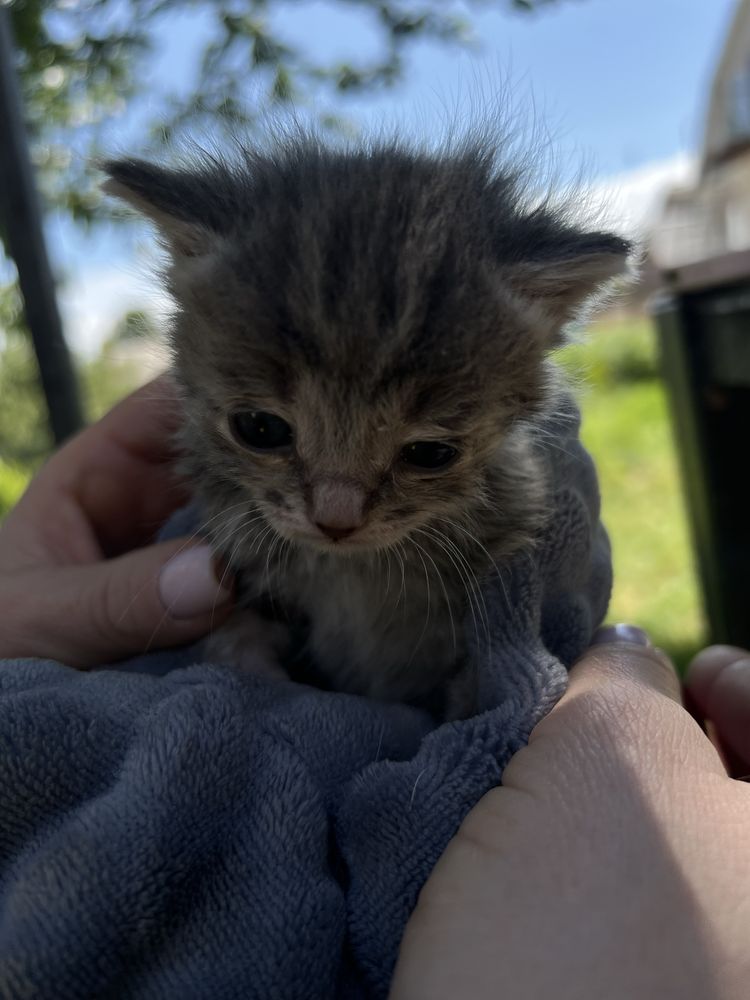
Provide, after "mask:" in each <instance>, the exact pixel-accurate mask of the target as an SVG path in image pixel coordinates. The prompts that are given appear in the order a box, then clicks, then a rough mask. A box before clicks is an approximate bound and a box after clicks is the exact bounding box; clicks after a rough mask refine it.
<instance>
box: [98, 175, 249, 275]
mask: <svg viewBox="0 0 750 1000" xmlns="http://www.w3.org/2000/svg"><path fill="white" fill-rule="evenodd" d="M101 168H102V170H103V171H104V172H105V173H106V174H107V180H106V181H105V182H104V184H103V185H102V190H104V191H106V193H107V194H111V195H114V196H115V197H116V198H120V199H122V200H123V201H126V202H127V203H128V204H129V205H130V206H131V207H132V208H134V209H136V211H138V212H140V213H141V214H142V215H145V216H146V217H147V218H149V219H150V220H151V221H152V222H154V223H155V224H156V225H157V226H158V228H159V231H160V232H161V235H162V236H163V237H164V239H165V241H166V243H167V246H168V247H169V249H170V251H171V252H172V256H173V257H176V258H177V257H200V256H203V255H205V254H208V253H209V252H210V251H211V249H212V247H213V246H214V245H215V243H216V239H217V236H221V235H222V234H224V233H226V232H228V230H229V229H230V227H231V221H232V218H233V213H232V210H231V207H230V206H229V205H228V204H227V201H228V199H227V196H226V192H227V187H228V185H227V183H226V181H227V180H228V174H227V176H226V177H219V176H218V175H217V176H216V177H211V176H209V175H208V174H207V173H197V172H196V173H194V172H189V171H187V170H171V169H168V168H166V167H160V166H157V165H156V164H153V163H147V162H146V161H145V160H131V159H125V160H106V161H105V162H103V163H102V164H101ZM222 181H223V183H222Z"/></svg>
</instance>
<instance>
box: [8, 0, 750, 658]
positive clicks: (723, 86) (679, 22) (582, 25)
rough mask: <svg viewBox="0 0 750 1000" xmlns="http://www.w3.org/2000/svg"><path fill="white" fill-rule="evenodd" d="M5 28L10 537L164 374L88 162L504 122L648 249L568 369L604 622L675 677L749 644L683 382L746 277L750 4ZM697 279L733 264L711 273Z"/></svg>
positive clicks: (580, 0)
mask: <svg viewBox="0 0 750 1000" xmlns="http://www.w3.org/2000/svg"><path fill="white" fill-rule="evenodd" d="M0 27H1V28H2V35H1V36H0V37H2V41H3V45H2V48H0V61H1V63H2V73H1V74H0V87H1V89H2V93H1V95H0V96H1V97H2V101H3V104H2V107H0V171H1V172H0V518H1V517H2V515H3V513H4V512H7V510H8V509H9V508H10V506H11V505H12V504H13V503H14V501H15V500H16V499H17V497H18V496H19V495H20V493H21V491H22V490H23V487H24V484H25V483H26V481H27V480H28V478H29V476H30V475H31V474H32V473H33V471H34V470H35V469H36V468H37V467H38V465H39V464H40V462H42V461H43V459H44V457H45V455H47V454H48V453H49V451H50V449H51V448H52V447H53V446H54V442H55V440H56V439H58V440H59V439H62V438H64V437H65V436H66V435H67V434H68V433H69V432H70V431H71V430H72V429H74V428H75V427H76V426H78V425H79V424H80V423H81V421H83V420H91V419H93V418H95V417H97V416H98V415H100V414H101V413H102V412H103V411H104V410H105V409H106V408H108V407H109V406H110V405H111V403H112V402H113V401H115V400H116V399H117V398H119V397H120V396H122V395H123V394H124V393H126V392H127V391H128V390H129V389H131V388H133V387H134V386H136V385H138V384H140V383H142V382H144V381H146V380H147V379H148V378H150V377H151V376H152V375H153V373H154V372H155V371H158V370H159V369H160V368H162V367H163V366H164V365H165V362H166V352H165V348H164V344H163V340H162V332H163V330H164V325H165V322H166V318H167V316H168V312H169V303H168V302H167V301H166V300H165V297H164V295H163V293H162V292H161V290H160V288H159V283H158V279H157V277H156V275H155V268H156V266H157V264H158V259H157V256H156V253H155V249H154V244H153V240H152V237H151V234H150V233H149V231H148V229H147V228H146V227H144V226H142V225H140V224H139V223H137V222H136V221H134V220H133V219H132V218H129V217H127V216H126V215H125V214H121V213H120V212H119V211H118V210H117V208H116V207H115V206H113V205H112V204H111V203H107V202H106V200H104V199H103V198H102V197H101V195H100V194H99V192H98V189H97V184H98V182H99V177H98V175H97V171H96V168H95V159H96V157H97V156H98V155H100V154H102V153H106V154H110V155H111V154H122V153H128V154H131V153H135V154H143V155H149V154H152V155H159V154H160V153H161V155H164V147H165V144H166V145H167V147H169V146H174V145H175V144H177V145H178V146H179V145H180V143H182V142H184V141H185V139H186V138H190V137H195V138H197V139H199V140H200V141H206V139H207V138H216V139H219V141H220V140H221V136H222V134H224V133H227V132H228V133H229V134H233V133H236V132H238V131H239V132H242V133H249V134H250V135H252V134H253V132H256V133H258V132H259V131H261V130H262V129H263V128H264V127H267V125H266V123H267V119H268V113H269V111H273V110H274V109H281V110H282V111H283V110H285V109H289V108H293V109H294V113H295V114H296V115H297V117H299V118H301V119H302V120H303V121H304V120H309V121H311V122H315V123H316V124H317V125H318V126H319V127H320V128H322V129H323V130H327V131H330V132H331V133H332V134H340V133H342V132H343V133H346V134H352V135H356V134H357V133H358V132H360V131H366V132H372V131H373V130H378V129H385V130H386V131H387V130H388V129H391V128H393V127H394V126H398V127H399V128H400V130H401V131H402V132H403V133H404V134H406V135H413V136H415V137H417V138H422V139H429V138H430V137H434V136H435V135H439V134H440V133H442V132H444V131H445V129H446V127H448V126H449V125H450V124H451V123H458V124H459V126H460V125H461V123H462V122H464V121H468V120H473V121H476V120H477V118H478V117H480V118H481V116H482V114H483V113H484V111H485V110H486V109H490V110H492V109H493V108H494V107H495V105H496V103H500V104H505V106H507V107H510V108H512V113H511V115H510V117H512V118H514V120H515V121H517V122H518V127H519V130H520V133H521V134H523V133H529V131H531V132H534V131H535V132H536V138H537V141H538V140H539V136H540V135H542V136H543V141H542V142H541V143H540V144H538V148H539V146H541V147H544V146H545V145H547V146H548V147H550V148H552V149H553V150H554V157H553V161H554V172H555V175H556V177H557V179H558V181H559V182H560V183H561V184H563V185H564V184H567V183H570V182H573V181H576V182H577V183H578V184H579V185H580V188H581V194H582V196H583V197H585V200H586V202H587V203H589V202H590V203H591V205H592V206H595V207H599V208H602V209H603V212H604V217H605V218H606V219H607V221H608V222H609V224H611V225H613V226H614V227H615V228H616V229H618V230H619V231H620V232H622V233H624V234H626V235H629V236H634V237H637V238H638V239H639V240H640V241H642V246H643V247H644V250H645V263H644V267H643V271H642V274H641V277H640V278H639V280H638V282H637V283H636V284H635V285H634V286H633V287H632V288H631V289H629V291H628V292H627V293H626V294H624V295H623V296H621V297H620V298H619V299H618V300H617V302H616V303H615V304H614V305H613V306H611V307H610V308H609V309H608V310H607V312H606V313H605V314H604V315H602V316H600V317H599V318H597V320H596V322H595V323H594V324H593V325H591V326H590V327H589V328H588V329H587V330H585V331H581V332H580V335H579V337H578V339H577V342H576V343H575V344H574V345H573V346H571V347H568V348H566V349H565V350H564V352H563V357H562V359H561V360H562V363H563V364H565V365H566V366H567V367H568V368H569V369H570V371H571V372H573V373H574V374H575V377H576V380H577V382H578V384H579V388H580V396H581V401H582V407H583V413H584V428H583V437H584V441H585V443H586V444H587V446H588V447H589V449H590V450H591V452H592V453H593V455H594V457H595V459H596V461H597V464H598V467H599V472H600V477H601V483H602V492H603V497H604V501H603V502H604V519H605V522H606V524H607V526H608V528H609V530H610V533H611V536H612V540H613V546H614V561H615V580H616V583H615V591H614V596H613V601H612V609H611V617H612V618H613V619H620V620H628V621H632V622H635V623H637V624H640V625H642V626H643V627H645V628H647V629H648V630H649V631H650V632H651V634H652V636H653V637H654V640H655V641H656V642H657V643H658V644H659V645H661V646H664V647H666V648H667V649H668V650H670V651H671V652H672V653H673V654H674V655H675V656H676V657H677V659H678V661H680V662H684V661H685V659H686V658H687V657H688V656H689V655H690V654H691V652H692V651H693V650H695V649H697V648H698V647H699V646H700V645H701V643H702V642H703V641H704V637H705V636H706V633H707V630H708V628H709V625H710V627H711V633H712V636H713V637H714V638H724V639H726V638H734V639H735V641H738V640H737V636H736V634H731V629H729V631H727V629H726V628H724V626H723V625H722V618H721V613H722V612H721V609H719V610H718V611H716V608H714V610H713V611H712V612H711V615H710V616H709V619H707V617H706V615H705V613H704V605H706V604H708V606H709V610H711V594H715V593H716V592H717V587H718V585H714V584H712V582H711V574H710V568H709V569H707V568H706V564H705V559H703V560H702V557H701V550H702V549H701V547H702V546H704V547H705V545H706V539H705V537H702V536H701V531H702V530H703V528H702V527H701V510H702V508H701V503H702V502H703V501H702V500H701V496H699V494H701V495H702V492H703V487H702V486H700V483H704V484H707V485H706V489H707V490H708V492H709V493H710V492H711V489H712V487H711V485H710V482H709V477H708V474H707V473H705V470H702V468H701V467H700V462H698V467H696V464H695V463H696V461H697V459H696V448H697V447H698V445H696V441H698V442H699V444H700V441H703V444H704V445H706V439H705V437H704V438H701V437H700V434H698V437H697V438H696V439H695V440H693V439H690V441H688V438H689V437H690V433H691V430H690V427H692V430H693V431H695V425H696V419H693V418H695V414H696V412H697V410H696V407H697V406H698V404H697V403H696V399H697V398H698V396H699V395H700V393H699V392H698V390H697V388H696V384H695V382H694V381H693V383H692V389H691V388H690V385H688V389H687V390H686V389H685V385H686V384H687V383H685V379H684V378H683V384H682V390H680V386H679V385H677V381H679V379H676V375H675V373H678V374H679V371H682V374H683V375H684V374H685V371H686V370H687V369H686V368H685V365H686V364H688V362H686V361H685V357H686V355H685V350H684V347H685V344H684V343H683V341H684V339H685V337H686V336H688V334H686V326H685V323H686V322H687V321H686V320H685V315H687V314H686V312H685V308H686V307H685V301H686V299H685V297H686V296H687V301H688V305H690V303H693V304H695V303H696V302H698V298H696V296H698V297H700V296H704V297H705V294H707V293H706V289H707V288H709V286H710V287H713V286H712V285H711V282H712V281H714V283H715V282H716V281H718V282H719V283H720V284H721V283H722V282H724V283H726V281H725V271H726V266H728V267H729V272H727V273H729V274H730V279H729V280H730V284H731V283H732V281H733V282H734V284H733V285H732V288H735V287H736V286H737V282H738V281H739V277H743V278H744V276H745V274H746V273H748V274H750V263H748V261H745V265H746V266H745V269H744V271H743V270H742V268H743V266H744V265H742V263H741V260H740V259H741V258H742V254H743V252H744V251H745V250H746V249H747V247H748V246H750V3H749V2H745V0H740V2H738V0H711V2H710V3H706V2H705V0H659V2H658V3H654V2H653V0H515V2H514V0H476V2H466V3H451V2H445V3H443V2H433V3H429V2H422V0H194V2H187V0H186V2H179V0H11V2H10V3H8V2H7V0H6V2H4V3H3V2H0ZM14 108H15V111H14ZM25 150H28V151H29V152H30V160H29V159H26V158H25V156H26V153H25ZM29 179H31V180H33V188H32V187H31V186H30V185H29V183H28V181H29ZM19 192H20V193H19ZM37 207H39V208H40V211H39V213H38V214H39V224H40V229H39V232H40V233H43V237H44V240H43V242H42V241H41V240H39V239H37V238H36V237H35V233H36V231H37V230H36V228H35V227H36V221H35V216H36V208H37ZM738 254H739V257H738ZM46 259H48V261H49V267H50V270H49V271H48V270H47V269H46V268H45V265H44V260H46ZM706 260H720V261H725V262H726V260H729V262H730V263H729V265H726V266H725V270H724V271H722V270H721V268H719V272H716V269H715V268H714V270H713V271H710V275H709V277H708V278H706V274H707V272H706V270H705V268H704V269H703V270H701V268H700V266H699V263H696V262H705V261H706ZM738 261H740V262H739V263H738ZM723 266H724V265H723ZM696 267H697V270H696ZM732 268H734V270H732ZM691 269H692V270H691ZM740 272H742V273H741V274H740ZM717 273H718V278H717V276H716V275H717ZM701 275H702V276H703V277H701ZM19 276H20V278H21V285H22V286H23V291H24V293H25V294H22V292H21V289H20V287H19ZM732 276H733V277H732ZM738 276H739V277H738ZM691 296H692V298H691ZM24 300H25V304H26V309H24ZM703 301H704V300H703V298H700V303H703ZM711 301H712V302H713V300H711ZM748 301H750V299H749V298H748V296H747V295H746V298H745V305H744V306H742V304H741V303H740V306H738V307H737V308H739V309H741V308H745V307H748V305H747V304H748ZM701 308H703V306H702V305H701ZM712 308H713V307H712ZM724 312H725V313H726V308H725V310H724ZM715 314H716V315H719V313H715ZM712 315H714V313H712ZM722 315H724V314H722ZM58 316H59V323H58ZM665 317H666V319H665ZM675 317H676V318H675ZM670 324H671V326H670ZM665 337H666V338H667V340H668V341H669V337H671V338H672V339H671V341H669V343H671V345H672V346H671V347H670V346H669V343H667V346H666V351H665V350H664V345H665ZM660 342H661V345H662V354H664V356H665V358H666V362H664V361H662V363H660V360H659V353H660V351H659V344H660ZM744 342H745V343H746V341H744ZM733 343H735V345H736V343H737V341H736V338H735V341H733ZM680 345H682V346H680ZM730 346H731V345H730ZM736 349H737V348H736V346H735V348H732V350H736ZM745 350H746V349H745ZM670 351H671V354H670ZM688 353H689V352H688ZM728 357H729V361H728V367H729V368H733V363H732V362H733V358H734V355H733V354H732V353H731V350H730V353H729V355H728ZM670 359H671V360H670ZM725 361H726V358H725ZM40 372H41V378H40ZM689 382H690V379H689V378H688V383H689ZM680 391H682V393H683V395H682V406H683V409H684V410H685V412H686V413H687V414H688V417H687V419H688V424H690V420H691V419H693V423H692V424H690V426H688V425H687V424H685V421H684V419H683V418H681V417H680V398H681V397H680ZM686 391H687V397H686V396H685V392H686ZM691 391H692V393H693V396H694V397H695V398H693V397H691V396H690V392H691ZM696 394H697V395H696ZM704 395H705V394H704ZM701 398H702V397H701ZM713 398H714V403H716V399H719V397H716V396H714V397H713ZM728 398H729V397H727V396H724V397H722V398H721V399H723V403H722V401H721V399H719V403H716V405H717V406H719V409H721V406H724V411H726V409H727V406H728V405H729V404H728V403H727V399H728ZM743 398H746V397H743ZM686 399H687V402H686ZM731 399H732V400H733V399H734V397H731ZM670 400H671V409H670ZM712 405H714V404H712ZM722 412H723V411H722ZM691 413H692V418H691ZM732 426H733V427H734V426H736V420H735V422H734V424H732ZM686 427H687V430H686ZM681 440H682V445H683V447H682V450H681V451H680V450H679V449H678V450H676V449H675V441H677V442H678V444H679V443H680V441H681ZM686 442H687V443H688V445H689V447H687V448H686V447H685V444H686ZM743 446H744V447H743ZM698 450H700V449H698ZM708 450H709V451H711V447H710V442H709V445H708ZM746 451H747V446H746V444H744V442H740V443H739V444H738V451H737V452H736V455H737V463H738V464H741V462H742V454H743V453H746ZM691 452H692V461H693V466H692V471H691V466H690V462H691ZM699 457H700V456H699ZM680 469H682V475H681V472H680ZM691 476H692V477H693V478H692V479H691ZM696 477H697V479H696ZM696 481H698V482H699V486H698V488H697V492H696V489H693V486H692V485H691V484H692V483H694V482H696ZM684 486H686V487H687V489H683V487H684ZM685 497H687V504H686V503H685V500H684V498H685ZM709 499H710V498H709ZM704 513H705V511H704ZM704 527H705V525H704ZM695 553H697V554H698V559H697V560H696V556H695ZM696 566H698V569H696ZM698 570H700V572H698ZM719 572H721V568H720V569H719ZM707 591H708V596H707ZM714 603H715V604H716V602H714ZM746 606H747V607H748V608H749V609H750V603H749V604H747V605H746ZM717 615H718V617H717ZM722 630H723V631H722Z"/></svg>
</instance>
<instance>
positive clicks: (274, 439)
mask: <svg viewBox="0 0 750 1000" xmlns="http://www.w3.org/2000/svg"><path fill="white" fill-rule="evenodd" d="M229 426H230V427H231V428H232V433H233V434H234V436H235V437H236V438H237V440H238V441H240V442H241V443H242V444H244V445H247V446H248V447H249V448H253V449H256V450H257V451H281V450H282V449H284V448H289V447H290V446H291V443H292V428H291V427H290V426H289V424H288V423H287V422H286V420H282V419H281V417H277V416H276V415H275V414H274V413H262V412H261V411H259V410H244V411H240V412H239V413H233V414H231V416H230V417H229Z"/></svg>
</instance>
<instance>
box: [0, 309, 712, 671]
mask: <svg viewBox="0 0 750 1000" xmlns="http://www.w3.org/2000/svg"><path fill="white" fill-rule="evenodd" d="M560 359H561V362H562V363H563V364H564V365H565V367H566V368H567V369H568V370H569V371H570V372H571V373H572V374H573V376H574V379H575V380H576V381H577V382H578V384H579V392H578V395H579V399H580V402H581V408H582V412H583V431H582V436H583V441H584V444H585V445H586V447H587V448H588V449H589V450H590V452H591V454H592V455H593V457H594V459H595V461H596V464H597V467H598V469H599V476H600V481H601V488H602V500H603V519H604V522H605V524H606V525H607V528H608V530H609V532H610V536H611V538H612V544H613V553H614V567H615V586H614V593H613V596H612V603H611V607H610V616H609V617H610V620H612V621H629V622H632V623H633V624H636V625H640V626H642V627H643V628H645V629H647V630H648V631H649V633H650V634H651V636H652V638H653V640H654V641H655V642H656V643H657V644H658V645H660V646H662V647H664V648H665V649H667V650H668V651H669V652H670V653H671V654H672V655H673V656H674V657H675V659H676V660H677V662H678V663H680V664H684V663H685V662H686V661H687V659H688V658H689V657H690V655H691V654H692V653H693V652H694V651H695V650H697V649H698V648H699V647H700V645H701V643H702V641H703V637H704V632H705V624H704V619H703V614H702V610H701V606H700V600H699V595H698V589H697V585H696V579H695V573H694V567H693V561H692V556H691V547H690V541H689V537H688V526H687V521H686V515H685V510H684V507H683V503H682V498H681V494H680V484H679V476H678V471H677V463H676V458H675V454H674V448H673V443H672V437H671V429H670V424H669V417H668V412H667V404H666V398H665V392H664V388H663V385H662V383H661V381H660V380H659V378H658V375H657V360H656V344H655V338H654V333H653V330H652V328H651V326H650V323H649V322H648V321H647V320H645V319H635V320H629V321H622V322H618V323H613V322H611V321H610V322H608V323H606V324H601V325H598V326H595V327H593V328H592V329H591V330H590V331H588V333H587V334H586V336H585V338H584V340H583V341H582V342H581V343H580V344H576V345H573V346H570V347H567V348H565V350H564V351H562V352H560ZM84 376H85V377H84V384H85V386H86V390H87V395H88V400H89V403H90V409H91V411H92V412H94V411H95V412H96V413H100V412H103V411H104V410H105V409H106V408H107V407H108V406H109V405H110V403H111V402H112V401H114V399H116V398H117V397H118V396H119V395H122V393H123V392H124V391H126V388H127V385H128V384H133V380H134V377H135V374H134V372H133V371H131V370H129V369H127V370H126V369H125V368H123V367H122V366H120V367H119V368H118V367H117V365H116V364H115V362H114V361H113V360H112V359H110V361H108V360H107V358H106V356H105V357H103V358H101V359H99V360H98V361H96V362H94V363H92V364H91V365H90V366H88V368H87V369H86V371H85V372H84ZM32 467H33V466H32V465H24V464H19V463H17V462H16V463H14V462H9V461H7V460H6V461H5V462H3V460H2V458H0V517H2V514H3V512H4V511H7V510H8V509H9V508H10V507H11V506H12V504H13V503H14V502H15V500H16V499H17V497H18V496H19V495H20V493H21V491H22V490H23V487H24V484H25V483H26V481H27V479H28V476H29V474H30V471H31V469H32Z"/></svg>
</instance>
